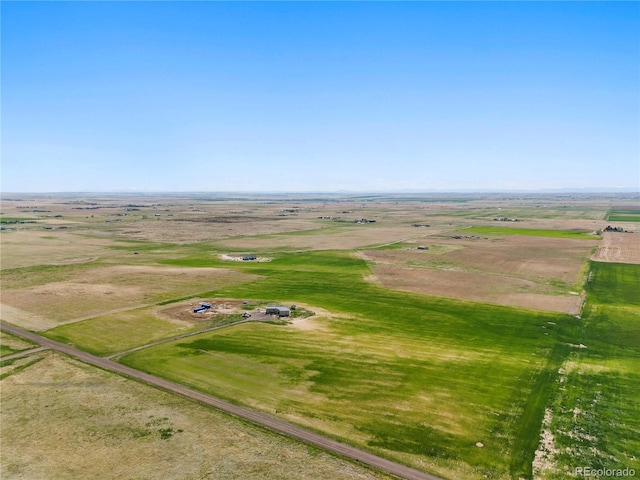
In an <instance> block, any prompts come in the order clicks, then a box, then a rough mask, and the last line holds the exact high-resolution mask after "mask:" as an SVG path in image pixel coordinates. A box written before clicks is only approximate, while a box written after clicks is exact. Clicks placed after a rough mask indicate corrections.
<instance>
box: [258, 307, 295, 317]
mask: <svg viewBox="0 0 640 480" xmlns="http://www.w3.org/2000/svg"><path fill="white" fill-rule="evenodd" d="M264 313H266V314H267V315H278V316H279V317H288V316H289V315H291V310H290V309H289V307H267V308H266V309H265V312H264Z"/></svg>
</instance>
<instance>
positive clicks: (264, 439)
mask: <svg viewBox="0 0 640 480" xmlns="http://www.w3.org/2000/svg"><path fill="white" fill-rule="evenodd" d="M39 355H40V356H41V360H40V361H39V362H37V363H35V364H33V365H31V366H29V367H28V368H26V369H24V370H22V371H17V372H16V373H13V374H12V375H10V376H8V377H7V378H5V379H3V380H2V383H1V385H2V412H1V415H2V417H1V418H2V422H1V429H0V435H1V437H0V439H1V440H2V451H1V452H0V458H1V462H0V463H1V466H0V469H1V470H0V474H1V475H0V476H1V477H2V478H3V479H7V480H9V479H11V480H14V479H25V480H40V479H42V480H45V479H46V480H55V479H68V478H106V477H108V478H145V479H162V480H173V479H180V480H190V479H194V480H195V479H200V480H204V479H216V480H217V479H247V480H251V479H256V480H258V479H260V480H262V479H265V478H279V479H283V480H286V479H291V480H294V479H295V480H298V479H308V480H312V479H313V480H315V479H318V478H336V479H338V478H339V479H345V480H347V479H363V480H364V479H371V480H373V479H382V478H388V477H386V476H383V475H381V474H376V473H373V472H371V471H370V470H367V469H365V468H362V467H360V466H358V465H356V464H353V463H350V462H347V461H344V460H342V459H339V458H336V457H333V456H331V455H328V454H325V453H323V452H319V451H317V450H312V449H310V448H308V447H307V446H305V445H303V444H301V443H298V442H295V441H292V440H289V439H286V438H284V437H281V436H278V435H273V434H270V433H268V432H265V431H264V430H262V429H259V428H255V427H253V426H251V425H247V424H246V423H244V422H240V421H238V420H236V419H234V418H232V417H230V416H227V415H224V414H221V413H219V412H217V411H215V410H212V409H209V408H207V407H204V406H202V405H198V404H195V403H193V402H191V401H189V400H186V399H182V398H178V397H176V396H175V395H173V394H170V393H166V392H163V391H160V390H158V389H156V388H152V387H148V386H145V385H142V384H139V383H137V382H134V381H131V380H127V379H125V378H123V377H120V376H118V375H114V374H110V373H107V372H105V371H102V370H100V369H98V368H94V367H91V366H88V365H85V364H82V363H80V362H77V361H75V360H72V359H70V358H67V357H65V356H61V355H57V354H54V353H52V352H48V353H40V354H39ZM24 360H25V359H23V361H24Z"/></svg>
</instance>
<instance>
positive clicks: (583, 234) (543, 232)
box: [463, 226, 600, 240]
mask: <svg viewBox="0 0 640 480" xmlns="http://www.w3.org/2000/svg"><path fill="white" fill-rule="evenodd" d="M463 231H464V232H465V233H467V232H470V233H479V234H482V235H525V236H533V237H551V238H573V239H578V240H600V237H598V236H595V235H591V232H587V231H583V230H550V229H542V228H516V227H513V228H511V227H485V226H477V227H469V228H465V229H464V230H463Z"/></svg>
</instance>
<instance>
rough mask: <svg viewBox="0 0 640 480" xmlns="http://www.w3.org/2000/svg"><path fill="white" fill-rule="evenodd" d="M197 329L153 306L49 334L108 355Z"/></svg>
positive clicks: (56, 329) (85, 321)
mask: <svg viewBox="0 0 640 480" xmlns="http://www.w3.org/2000/svg"><path fill="white" fill-rule="evenodd" d="M194 329H197V327H195V326H189V325H185V324H180V323H177V322H170V321H168V320H162V319H160V318H158V317H156V316H155V315H153V314H152V313H151V309H150V308H143V309H137V310H131V311H128V312H119V313H114V314H111V315H104V316H101V317H97V318H92V319H89V320H84V321H82V322H76V323H71V324H68V325H61V326H59V327H56V328H53V329H51V330H48V331H47V332H46V333H45V335H46V336H47V337H49V338H51V339H53V340H58V341H59V342H64V343H68V344H70V345H74V346H76V347H78V348H81V349H82V350H85V351H87V352H91V353H93V354H95V355H107V354H110V353H116V352H121V351H124V350H128V349H130V348H134V347H136V346H138V345H144V344H147V343H151V342H154V341H156V340H161V339H163V338H167V337H171V336H173V335H180V334H181V333H187V332H189V331H190V330H194Z"/></svg>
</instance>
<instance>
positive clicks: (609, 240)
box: [591, 232, 640, 264]
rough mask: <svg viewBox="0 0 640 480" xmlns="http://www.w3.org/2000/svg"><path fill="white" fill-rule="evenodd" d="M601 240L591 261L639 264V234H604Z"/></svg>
mask: <svg viewBox="0 0 640 480" xmlns="http://www.w3.org/2000/svg"><path fill="white" fill-rule="evenodd" d="M602 240H603V241H602V243H601V244H600V245H599V246H598V250H597V251H596V253H595V254H594V255H593V256H592V257H591V259H592V260H596V261H598V262H614V263H635V264H640V233H618V232H604V233H603V234H602Z"/></svg>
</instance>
